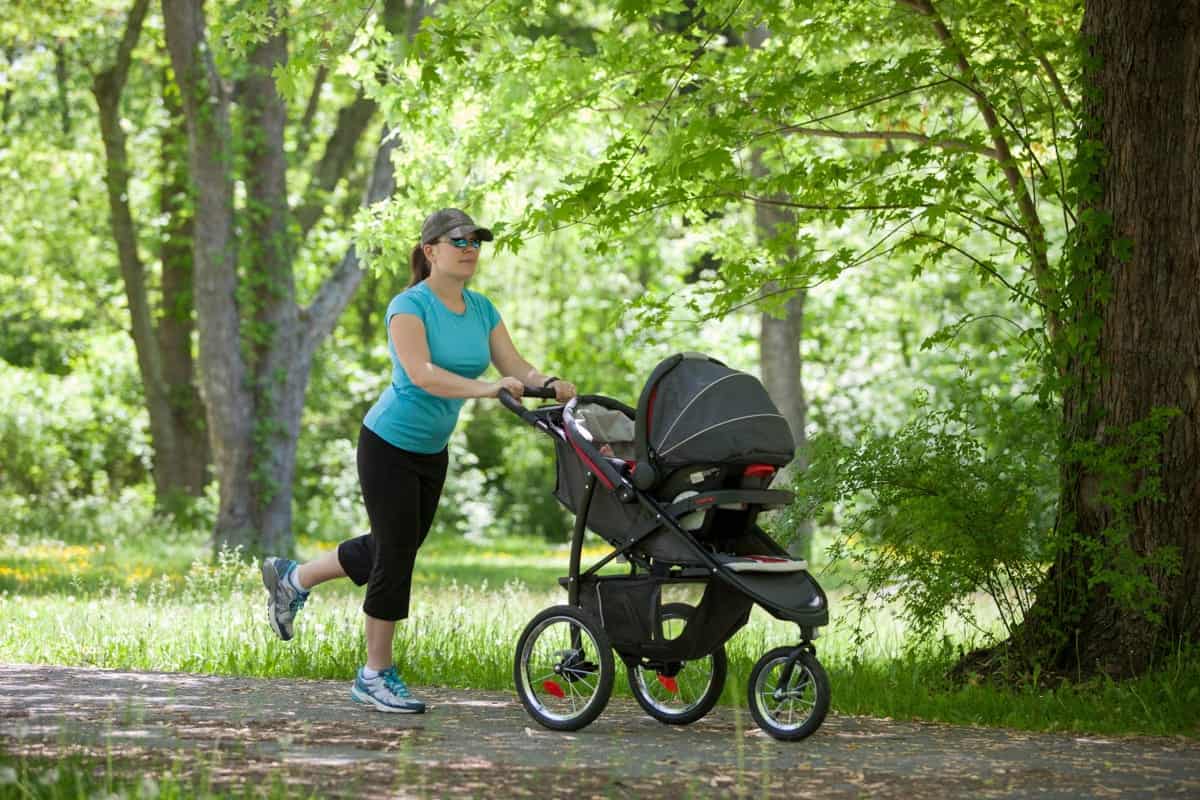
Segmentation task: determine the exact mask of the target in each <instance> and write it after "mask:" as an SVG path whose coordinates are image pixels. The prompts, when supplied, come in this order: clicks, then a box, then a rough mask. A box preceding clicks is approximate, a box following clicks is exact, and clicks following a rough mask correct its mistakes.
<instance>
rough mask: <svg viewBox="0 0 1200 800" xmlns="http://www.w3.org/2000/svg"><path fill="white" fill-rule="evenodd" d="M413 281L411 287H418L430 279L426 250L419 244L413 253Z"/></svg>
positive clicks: (409, 283)
mask: <svg viewBox="0 0 1200 800" xmlns="http://www.w3.org/2000/svg"><path fill="white" fill-rule="evenodd" d="M410 260H411V261H412V280H411V281H409V282H408V285H409V286H416V285H417V284H418V283H420V282H421V281H423V280H425V279H426V278H428V277H429V269H430V267H429V259H428V258H426V257H425V248H424V246H423V245H422V244H421V243H420V242H417V246H416V247H414V248H413V251H412V258H411V259H410Z"/></svg>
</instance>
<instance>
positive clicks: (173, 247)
mask: <svg viewBox="0 0 1200 800" xmlns="http://www.w3.org/2000/svg"><path fill="white" fill-rule="evenodd" d="M163 72H164V74H163V78H162V97H163V107H164V109H165V110H166V111H167V114H168V122H167V125H166V127H165V128H164V129H163V132H162V146H161V151H162V163H163V183H162V186H161V189H160V197H159V209H160V210H161V212H162V216H163V219H165V220H166V225H165V226H164V228H163V235H162V239H161V241H160V243H159V261H160V263H161V264H162V305H161V306H160V308H159V318H158V347H159V350H160V352H161V353H162V370H163V380H164V381H165V382H166V384H167V400H168V402H169V403H170V406H171V426H172V428H173V429H174V436H173V438H174V441H175V443H176V448H175V452H174V453H173V454H172V456H171V457H170V458H168V457H166V456H164V457H163V459H162V462H163V468H164V470H166V475H165V479H166V481H167V482H168V484H170V486H171V487H172V490H173V491H179V492H183V493H185V494H188V495H191V496H193V497H196V496H199V495H201V494H203V493H204V486H205V484H207V483H208V468H209V463H210V450H209V444H208V430H207V428H206V426H205V424H204V402H203V401H202V400H201V399H200V392H199V391H198V390H197V388H196V375H195V362H194V359H193V358H192V334H193V333H194V329H195V324H194V322H193V318H194V315H195V302H194V296H193V291H192V277H193V269H192V227H193V225H192V212H191V199H190V197H191V188H190V185H189V182H190V178H189V175H188V170H187V134H186V127H187V120H186V118H185V117H184V113H183V106H182V105H181V104H180V100H179V90H178V86H177V85H176V84H175V81H174V78H173V77H171V76H170V75H169V74H168V72H169V70H164V71H163Z"/></svg>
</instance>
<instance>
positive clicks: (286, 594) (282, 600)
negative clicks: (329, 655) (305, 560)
mask: <svg viewBox="0 0 1200 800" xmlns="http://www.w3.org/2000/svg"><path fill="white" fill-rule="evenodd" d="M297 566H298V564H296V562H295V561H292V560H291V559H287V558H275V557H274V556H272V557H270V558H266V559H263V563H262V579H263V586H265V587H267V619H268V620H269V621H270V623H271V630H273V631H275V635H276V636H278V637H279V638H280V639H283V640H284V641H285V642H286V641H287V640H289V639H291V638H292V633H293V630H292V623H293V622H295V620H296V615H297V614H299V613H300V609H302V608H304V601H305V600H307V599H308V592H302V591H300V590H298V589H296V588H295V587H294V586H292V582H291V581H290V580H288V576H289V575H291V574H292V571H293V570H295V569H296V567H297Z"/></svg>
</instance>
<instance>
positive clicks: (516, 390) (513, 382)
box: [492, 378, 525, 397]
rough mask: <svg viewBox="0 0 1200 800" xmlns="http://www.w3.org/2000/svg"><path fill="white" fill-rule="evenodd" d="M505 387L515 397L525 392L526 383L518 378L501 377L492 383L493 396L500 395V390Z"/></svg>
mask: <svg viewBox="0 0 1200 800" xmlns="http://www.w3.org/2000/svg"><path fill="white" fill-rule="evenodd" d="M501 389H505V390H507V391H508V393H509V394H511V395H512V396H513V397H520V396H521V395H523V394H525V384H523V383H521V382H520V381H519V380H517V379H516V378H501V379H500V380H498V381H496V382H495V383H493V384H492V397H498V396H499V395H500V390H501Z"/></svg>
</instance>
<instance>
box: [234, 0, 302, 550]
mask: <svg viewBox="0 0 1200 800" xmlns="http://www.w3.org/2000/svg"><path fill="white" fill-rule="evenodd" d="M276 10H277V7H276ZM286 65H287V38H286V37H285V35H284V34H283V33H282V32H277V33H275V34H274V35H272V36H270V37H269V38H267V39H265V40H264V41H262V42H261V43H259V44H258V46H256V47H255V48H254V50H252V51H251V53H250V64H249V71H248V74H247V76H246V78H245V81H244V83H243V86H242V90H241V100H242V110H243V114H244V117H243V126H242V127H243V129H244V130H246V131H252V132H253V133H252V134H251V135H249V136H247V137H246V139H247V140H246V154H245V155H246V211H245V217H246V218H247V220H248V232H249V236H248V239H247V242H246V244H245V245H244V250H245V249H249V250H250V252H248V253H247V252H243V255H244V256H247V257H248V258H247V261H248V263H251V264H253V274H254V276H255V277H254V285H253V292H252V294H251V296H252V297H253V301H252V302H253V303H254V308H253V309H252V311H253V319H254V334H253V336H252V339H253V342H254V350H253V352H254V359H253V366H252V369H253V381H254V383H253V386H254V403H255V408H254V421H255V426H256V427H257V429H258V435H257V437H256V439H255V443H254V483H253V485H251V486H248V487H246V491H248V492H249V493H250V494H251V498H250V502H251V504H252V508H253V519H254V528H255V530H256V531H257V541H256V542H246V543H245V544H247V545H257V546H258V547H261V548H262V549H263V550H265V551H266V552H287V551H288V550H290V549H291V545H292V541H291V523H292V490H291V487H292V477H293V473H294V469H295V461H296V459H295V453H296V438H297V436H298V435H299V420H300V410H301V407H302V406H303V398H304V392H303V388H302V387H301V388H299V389H297V387H295V386H293V385H292V384H293V382H294V381H295V379H296V377H297V376H295V375H294V374H293V373H294V368H293V365H294V363H295V361H296V356H297V346H298V344H299V336H300V330H299V325H298V316H299V312H298V309H297V308H296V285H295V280H294V278H293V275H292V246H291V243H290V242H289V241H288V218H289V209H288V202H287V157H286V155H285V154H284V149H283V137H284V129H285V127H286V126H287V106H286V105H285V104H284V101H283V98H282V97H280V96H279V93H278V92H277V91H276V88H275V79H274V77H273V72H274V71H275V70H276V69H279V68H282V67H285V66H286ZM304 379H305V381H307V365H305V376H304Z"/></svg>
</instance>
